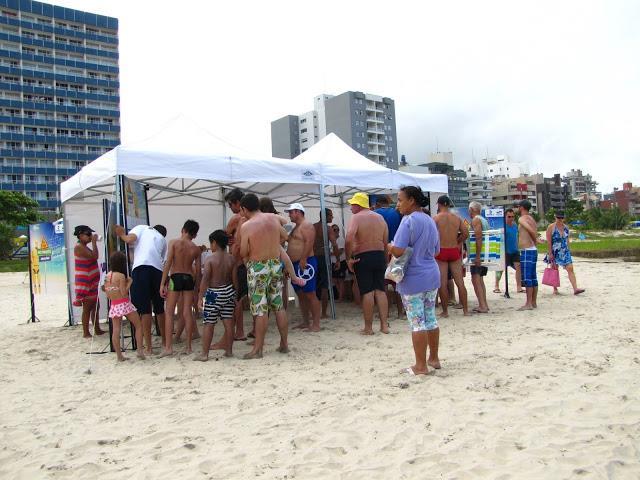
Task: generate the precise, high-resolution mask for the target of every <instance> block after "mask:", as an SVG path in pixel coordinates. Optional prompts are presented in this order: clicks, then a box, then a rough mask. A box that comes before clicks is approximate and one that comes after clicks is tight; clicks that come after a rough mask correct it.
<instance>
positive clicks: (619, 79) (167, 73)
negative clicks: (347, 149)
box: [55, 0, 640, 192]
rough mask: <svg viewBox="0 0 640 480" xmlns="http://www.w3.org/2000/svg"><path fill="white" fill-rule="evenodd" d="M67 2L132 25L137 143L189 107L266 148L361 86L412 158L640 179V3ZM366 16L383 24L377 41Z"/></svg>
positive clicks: (129, 98)
mask: <svg viewBox="0 0 640 480" xmlns="http://www.w3.org/2000/svg"><path fill="white" fill-rule="evenodd" d="M378 3H379V5H378ZM55 4H56V5H61V6H66V7H69V8H77V9H82V10H85V11H90V12H93V13H98V14H101V15H108V16H114V17H117V18H118V19H119V21H120V56H121V58H120V67H121V115H122V140H123V142H124V143H127V142H131V141H135V140H139V139H141V138H145V137H148V136H149V135H150V134H152V133H153V132H155V131H157V129H158V128H159V127H160V126H161V125H162V124H164V123H166V121H167V120H168V119H169V118H171V117H173V116H175V115H176V114H179V113H183V114H186V115H188V116H190V117H191V118H193V119H194V120H196V121H197V122H199V123H200V124H201V125H203V126H204V127H206V128H207V129H208V130H209V131H211V132H212V133H214V134H216V135H217V136H219V137H221V138H223V139H225V140H228V141H229V142H230V143H232V144H234V145H238V146H241V147H242V148H244V149H246V150H250V151H253V152H257V153H258V152H259V153H263V154H268V153H269V152H270V122H271V120H273V119H275V118H280V117H282V116H284V115H286V114H288V113H291V112H298V111H300V107H301V106H302V105H306V104H307V103H308V99H309V98H310V97H314V96H316V95H320V94H322V93H332V92H343V91H348V90H359V91H371V92H383V93H384V94H385V95H388V96H389V97H391V98H393V99H394V100H395V102H396V119H397V137H398V154H399V155H402V154H405V155H406V156H407V159H408V160H409V161H410V162H411V163H423V162H424V161H426V159H427V158H428V154H429V153H431V152H434V151H436V150H437V149H438V148H437V146H439V150H445V151H449V150H450V151H452V152H453V153H454V158H455V159H456V164H458V165H461V164H466V163H468V162H469V161H471V152H472V150H473V151H474V152H475V154H476V155H477V156H484V155H486V151H487V150H488V152H489V155H491V156H493V155H496V154H499V153H506V154H508V155H509V156H510V157H511V158H513V159H514V160H516V161H520V162H526V163H528V164H529V165H530V168H531V171H532V172H534V171H535V172H537V171H540V172H543V173H545V175H550V174H552V173H556V172H566V171H569V170H571V169H572V168H574V169H577V168H580V169H582V170H584V171H587V172H589V173H590V174H592V175H593V177H594V179H596V180H597V181H598V182H599V183H600V190H602V191H603V192H608V191H611V190H612V189H613V187H614V186H619V185H621V184H622V182H626V181H631V182H633V183H634V184H638V183H640V169H638V168H637V167H636V166H635V162H637V160H638V159H639V158H640V146H638V145H637V144H636V142H635V140H634V137H635V132H636V131H638V127H639V126H640V120H639V119H638V118H636V113H635V112H636V111H638V109H639V107H640V94H639V93H638V92H637V89H636V88H635V86H636V85H637V84H638V81H639V80H640V67H639V66H638V65H637V62H635V55H634V52H635V51H637V48H638V46H639V45H640V34H639V33H638V32H637V31H636V29H635V25H636V24H637V20H638V19H640V7H638V6H637V5H636V4H634V3H633V2H617V3H615V4H609V3H606V2H593V3H590V4H589V8H588V9H586V8H585V6H584V4H583V3H581V2H575V1H571V2H563V3H562V4H558V3H557V2H556V3H553V2H538V3H536V4H535V5H526V6H522V5H520V4H513V3H510V2H489V3H482V4H476V3H473V2H458V3H456V4H455V5H448V4H437V5H427V6H420V7H419V8H409V7H408V6H393V7H389V6H388V5H386V4H383V3H381V2H367V3H366V4H364V3H358V2H356V3H349V4H344V2H343V3H340V4H338V3H337V2H336V3H335V4H334V3H332V2H329V3H328V4H326V5H324V8H323V10H322V11H318V10H317V9H314V8H313V6H311V5H300V4H298V3H295V4H294V3H293V2H282V3H279V4H278V5H277V6H275V7H274V6H273V5H266V4H261V3H258V2H237V3H234V4H229V5H226V4H225V5H209V4H208V3H205V2H184V3H183V4H181V5H180V8H178V9H177V8H175V5H174V4H173V3H169V2H135V3H132V2H124V1H121V0H113V1H111V2H108V3H104V2H100V1H96V0H60V1H57V2H55ZM338 5H339V6H340V8H337V6H338ZM334 7H335V8H334ZM379 11H384V12H385V15H384V17H383V18H382V19H381V18H380V17H379V16H378V13H379ZM266 18H268V19H269V21H265V19H266ZM356 20H357V21H356ZM313 22H319V23H320V24H323V25H325V24H327V22H329V24H330V25H331V29H330V35H324V36H323V37H322V42H320V41H317V42H313V41H311V40H310V42H306V41H305V40H304V39H305V38H306V37H305V35H304V34H303V33H301V32H304V28H303V27H304V26H305V25H306V26H309V24H310V23H313ZM366 25H375V26H376V30H375V32H376V33H375V35H371V36H370V40H367V28H366V27H365V26H366ZM167 32H170V33H171V34H167ZM358 32H362V33H363V35H362V36H359V35H358ZM374 44H375V45H376V49H375V52H376V54H375V55H373V56H370V55H367V56H365V57H364V58H363V61H358V62H356V61H355V59H357V58H360V55H359V54H358V52H360V51H361V50H362V48H364V46H365V45H370V46H371V45H374ZM313 45H316V47H315V48H316V49H315V50H314V46H313ZM320 45H322V49H319V47H320ZM168 62H169V65H167V63H168ZM249 105H250V106H251V107H250V108H251V110H250V111H247V110H246V109H247V108H248V107H249ZM612 167H613V168H612Z"/></svg>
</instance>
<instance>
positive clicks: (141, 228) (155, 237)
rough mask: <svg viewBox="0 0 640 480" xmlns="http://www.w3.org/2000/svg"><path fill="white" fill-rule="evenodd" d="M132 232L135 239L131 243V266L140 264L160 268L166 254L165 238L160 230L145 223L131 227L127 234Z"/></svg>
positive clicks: (162, 266) (134, 266) (162, 265)
mask: <svg viewBox="0 0 640 480" xmlns="http://www.w3.org/2000/svg"><path fill="white" fill-rule="evenodd" d="M132 233H133V234H134V235H135V236H136V237H137V239H136V241H135V242H134V243H133V268H132V270H135V268H136V267H139V266H141V265H149V266H151V267H154V268H157V269H158V270H162V269H163V268H164V262H165V258H166V256H167V240H166V239H165V238H164V237H163V236H162V234H161V233H160V232H158V231H157V230H155V229H153V228H152V227H149V226H147V225H138V226H137V227H133V228H132V229H131V230H130V231H129V234H132Z"/></svg>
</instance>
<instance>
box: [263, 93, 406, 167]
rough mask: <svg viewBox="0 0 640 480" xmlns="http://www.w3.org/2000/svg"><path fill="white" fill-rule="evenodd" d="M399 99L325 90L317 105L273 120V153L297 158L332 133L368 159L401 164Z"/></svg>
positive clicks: (316, 100)
mask: <svg viewBox="0 0 640 480" xmlns="http://www.w3.org/2000/svg"><path fill="white" fill-rule="evenodd" d="M395 116H396V113H395V102H394V101H393V100H392V99H391V98H387V97H382V96H379V95H373V94H370V93H362V92H352V91H349V92H344V93H342V94H340V95H328V94H322V95H318V96H316V97H315V98H314V108H313V110H311V111H310V112H307V113H303V114H300V115H286V116H284V117H282V118H279V119H277V120H274V121H273V122H271V154H272V155H273V156H274V157H279V158H294V157H296V156H297V155H299V154H301V153H302V152H304V151H306V150H307V149H308V148H310V147H311V146H312V145H314V144H315V143H317V142H318V141H320V140H322V139H323V138H324V137H325V136H327V135H328V134H329V133H335V134H336V135H337V136H338V137H340V138H341V139H342V140H343V141H344V142H345V143H346V144H347V145H349V146H351V148H353V149H354V150H355V151H357V152H358V153H360V154H361V155H364V156H365V157H367V158H368V159H370V160H372V161H374V162H376V163H379V164H380V165H384V166H385V167H389V168H394V169H397V168H398V143H397V136H396V120H395Z"/></svg>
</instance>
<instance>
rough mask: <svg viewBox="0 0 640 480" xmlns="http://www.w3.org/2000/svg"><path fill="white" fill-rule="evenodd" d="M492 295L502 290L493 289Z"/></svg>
mask: <svg viewBox="0 0 640 480" xmlns="http://www.w3.org/2000/svg"><path fill="white" fill-rule="evenodd" d="M493 293H502V290H500V289H499V288H494V289H493Z"/></svg>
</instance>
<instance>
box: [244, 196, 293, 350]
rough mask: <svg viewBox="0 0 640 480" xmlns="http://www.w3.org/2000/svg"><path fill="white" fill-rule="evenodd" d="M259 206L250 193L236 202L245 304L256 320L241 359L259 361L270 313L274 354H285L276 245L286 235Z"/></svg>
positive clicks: (285, 315)
mask: <svg viewBox="0 0 640 480" xmlns="http://www.w3.org/2000/svg"><path fill="white" fill-rule="evenodd" d="M259 206H260V205H259V201H258V197H257V196H255V195H254V194H252V193H250V194H247V195H245V196H244V197H242V199H241V200H240V207H241V210H242V215H243V216H244V217H245V218H246V219H247V221H246V222H244V223H243V224H242V226H241V227H240V256H241V257H242V259H243V260H244V262H245V265H246V266H247V280H248V284H249V304H250V308H251V314H252V315H254V316H255V318H256V329H255V336H256V339H255V342H254V344H253V350H251V352H249V353H247V354H246V355H245V356H244V358H245V359H247V360H249V359H254V358H262V347H263V346H264V337H265V335H266V333H267V324H268V321H269V312H270V311H272V312H274V313H275V315H276V324H277V325H278V330H279V332H280V346H279V347H278V352H280V353H289V346H288V344H287V332H288V323H287V313H286V311H285V310H284V308H283V307H284V304H283V301H282V279H283V272H282V263H281V261H280V244H281V242H282V241H284V240H286V239H287V236H288V235H287V232H286V230H285V229H284V228H283V227H282V225H281V224H280V222H279V221H278V219H277V217H276V216H274V215H269V214H264V213H262V212H261V211H260V209H259Z"/></svg>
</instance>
